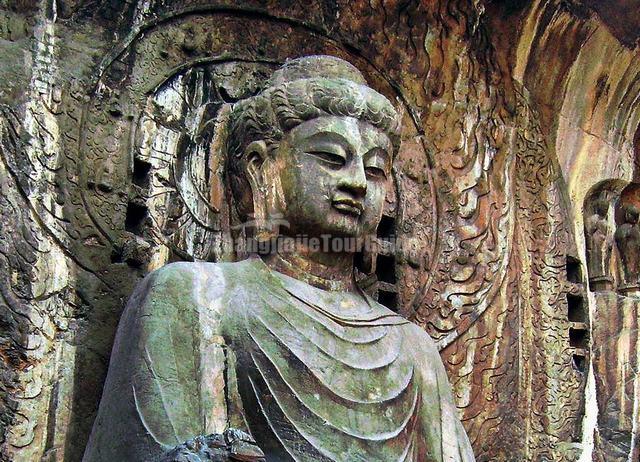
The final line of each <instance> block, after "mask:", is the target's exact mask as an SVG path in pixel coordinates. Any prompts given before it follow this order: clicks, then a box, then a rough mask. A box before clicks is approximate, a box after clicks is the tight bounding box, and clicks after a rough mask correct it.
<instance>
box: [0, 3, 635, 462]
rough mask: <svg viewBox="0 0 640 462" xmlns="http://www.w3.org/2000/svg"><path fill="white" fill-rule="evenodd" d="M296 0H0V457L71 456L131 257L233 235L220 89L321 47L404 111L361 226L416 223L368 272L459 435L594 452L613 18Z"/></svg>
mask: <svg viewBox="0 0 640 462" xmlns="http://www.w3.org/2000/svg"><path fill="white" fill-rule="evenodd" d="M307 3H308V2H286V1H282V2H278V1H273V2H258V1H256V2H252V1H235V2H224V1H221V2H217V1H198V0H184V1H179V2H176V1H172V2H170V1H162V0H155V1H145V2H136V1H119V0H111V1H105V2H91V1H61V0H57V1H56V0H42V1H36V0H32V1H26V0H25V1H20V2H8V1H0V6H1V7H2V9H1V10H0V50H2V53H1V55H0V56H2V57H1V58H0V63H1V64H0V81H1V82H2V84H0V111H1V112H0V180H1V183H0V185H1V187H2V194H1V195H0V210H1V218H0V226H1V228H0V230H1V233H0V277H1V278H2V279H1V280H0V290H1V291H0V294H1V296H0V352H1V353H2V354H0V358H1V360H2V361H1V362H0V366H1V371H2V374H1V375H0V416H1V418H0V430H1V431H0V435H2V453H3V457H4V458H5V459H6V460H13V461H16V462H18V461H31V460H61V461H78V460H80V459H81V455H82V452H83V449H84V444H85V442H86V439H87V437H88V434H89V431H90V429H91V424H92V421H93V418H94V416H95V411H96V409H97V404H98V401H99V397H100V391H101V387H102V382H103V380H104V376H105V374H106V369H107V366H108V360H109V353H110V348H111V343H112V339H113V335H114V332H115V328H116V326H117V322H118V318H119V314H120V312H121V310H122V307H123V303H124V301H125V300H126V298H127V297H128V295H129V294H130V293H131V290H132V288H133V286H134V285H135V283H136V282H137V281H138V280H139V279H140V278H141V277H143V276H144V275H145V274H146V273H147V272H148V271H150V270H153V269H155V268H158V267H160V266H162V265H163V264H165V263H167V262H169V261H175V260H208V261H222V260H233V259H236V258H239V257H240V256H239V255H237V254H235V253H234V252H232V251H229V250H228V249H226V248H225V247H224V246H223V237H224V236H225V233H228V232H229V231H230V229H231V227H232V226H233V224H234V214H233V208H232V206H231V204H229V201H228V200H227V197H228V194H227V189H226V184H225V176H224V172H223V171H222V166H223V165H224V161H223V160H224V152H223V149H222V148H221V147H222V146H223V141H224V136H225V133H224V120H225V116H226V113H227V111H228V108H229V105H230V104H232V103H233V102H234V101H236V100H238V99H240V98H242V97H243V96H246V95H249V94H251V93H252V92H255V90H256V88H258V86H259V85H260V84H261V82H262V81H263V80H264V78H265V76H266V75H268V73H269V72H270V70H271V69H273V68H274V67H276V66H277V65H278V64H280V63H282V62H284V60H285V59H287V58H290V57H295V56H302V55H308V54H320V53H325V54H332V55H337V56H340V57H343V58H345V59H347V60H349V61H351V62H352V63H354V64H355V65H356V66H358V67H359V68H360V69H361V70H362V71H363V73H365V75H366V76H367V78H368V80H369V81H370V83H371V84H372V85H373V86H374V87H375V88H377V89H378V90H379V91H381V92H382V93H384V94H385V95H387V96H388V97H389V98H391V99H392V100H393V101H395V102H396V103H397V105H398V107H399V108H400V109H401V111H402V112H403V114H404V127H405V128H404V132H403V135H402V146H401V150H400V153H399V155H398V158H397V160H396V163H395V173H394V184H395V191H394V193H393V194H391V195H390V197H389V198H388V204H387V207H386V210H385V218H384V220H385V221H384V223H385V226H384V232H381V233H380V234H381V239H384V238H385V237H388V236H391V235H396V236H398V237H401V238H403V239H405V240H407V241H411V242H413V243H415V246H414V247H413V248H412V249H410V250H409V251H405V252H403V253H395V252H393V251H392V250H389V251H386V253H385V252H383V254H381V255H379V256H378V268H379V271H378V274H377V278H376V277H374V278H373V279H370V280H369V281H368V282H367V281H365V282H367V283H368V284H369V287H368V288H369V289H371V290H372V291H373V292H374V293H377V294H378V295H379V298H380V300H381V301H383V302H384V303H386V304H387V305H388V306H390V307H391V308H393V309H396V310H399V311H400V312H401V313H402V314H404V315H405V316H407V317H409V318H410V319H412V320H414V321H415V322H417V323H418V324H419V325H421V326H423V327H424V328H425V329H426V330H427V331H428V332H429V333H430V334H431V335H432V336H433V337H434V338H435V339H436V340H437V342H438V344H439V346H440V348H441V352H442V356H443V359H444V361H445V365H446V366H447V369H448V372H449V376H450V379H451V382H452V384H453V386H454V392H455V397H456V400H457V404H458V406H459V408H460V415H461V417H462V419H463V423H464V425H465V427H466V429H467V431H468V433H469V436H470V437H471V440H472V443H473V446H474V451H475V452H476V456H477V459H478V460H479V461H516V460H517V461H522V460H528V461H545V460H548V461H561V460H578V458H579V457H580V455H581V454H582V455H583V460H589V459H585V457H591V454H592V453H594V454H595V453H597V451H593V448H594V445H595V444H596V443H597V441H598V438H596V443H594V441H593V440H594V439H593V432H594V430H597V429H598V425H605V426H606V425H609V423H607V422H605V421H603V420H602V419H600V420H598V418H597V417H595V418H594V417H593V416H594V415H595V411H596V410H597V409H598V402H597V400H596V399H595V396H596V391H595V390H596V387H597V386H598V383H600V382H599V381H598V380H600V379H598V380H596V379H595V378H593V376H591V377H592V380H591V381H589V380H588V377H589V373H590V370H591V368H590V364H591V344H592V343H593V344H596V343H597V341H598V338H595V335H601V334H600V333H599V332H601V331H599V330H597V329H594V330H593V331H592V325H591V322H592V320H594V321H593V322H595V319H597V316H599V313H600V311H599V310H600V304H599V302H597V301H594V300H593V297H592V298H591V302H589V297H588V295H587V282H588V277H589V275H588V274H587V271H586V266H585V265H586V256H585V255H586V254H585V251H584V248H585V242H584V231H583V229H584V228H583V219H582V215H583V204H584V202H585V200H586V199H587V197H588V195H589V193H590V191H592V190H593V188H595V187H598V185H599V184H600V183H601V182H602V181H604V180H612V179H613V180H621V181H624V182H627V183H628V182H630V181H632V180H634V178H635V176H636V173H635V170H636V167H635V165H636V157H635V156H636V153H635V151H634V149H638V146H637V140H638V136H637V135H636V133H637V126H638V122H639V118H640V115H639V112H638V108H639V107H640V97H639V96H638V94H639V91H638V86H639V85H640V79H638V74H637V72H638V67H639V66H640V60H638V47H637V45H634V43H636V42H635V39H632V38H631V37H629V35H628V32H627V30H633V28H632V27H631V28H629V27H627V28H625V27H622V26H618V25H616V24H618V23H616V21H615V18H611V16H610V15H609V13H608V12H607V11H606V10H602V8H597V11H594V10H592V9H591V8H592V7H593V5H592V4H591V3H593V2H591V3H585V4H581V3H579V2H577V1H575V2H566V1H563V2H560V1H557V2H555V1H552V2H542V1H538V0H534V1H532V2H524V1H511V2H489V1H487V2H483V1H478V0H457V1H452V0H438V1H431V2H419V1H415V2H412V1H398V2H387V1H385V2H379V1H369V2H364V1H355V2H354V1H350V2H349V1H344V2H342V1H340V2H330V1H323V0H315V1H314V2H312V5H308V4H307ZM621 3H624V2H621ZM628 21H633V16H632V15H628ZM611 24H613V25H614V26H615V27H612V26H611ZM625 24H626V23H625ZM625 37H626V39H625ZM634 136H636V138H634ZM634 139H635V140H636V141H635V142H636V146H635V147H634V144H633V143H634ZM625 184H626V183H625ZM612 264H614V265H615V264H616V262H615V261H614V263H612ZM383 270H384V271H383ZM607 306H608V305H607ZM624 348H627V347H626V346H625V347H624ZM629 348H631V347H629ZM599 351H600V350H598V351H597V352H596V351H595V350H594V358H595V361H596V362H595V363H594V368H593V370H595V371H596V373H598V368H597V367H596V366H597V364H601V362H600V363H598V361H602V356H601V355H600V353H599ZM603 351H604V350H603ZM607 351H609V350H607ZM607 354H609V353H607ZM602 386H603V385H600V387H601V388H602ZM634 396H636V397H637V394H636V395H634ZM634 399H635V398H634ZM634 402H635V401H634ZM585 403H586V405H585ZM585 414H586V416H587V417H586V418H585ZM612 425H613V424H612ZM625 428H626V427H625ZM634 428H635V427H634ZM583 449H586V450H585V451H584V453H583ZM630 450H631V449H630ZM606 460H608V459H606Z"/></svg>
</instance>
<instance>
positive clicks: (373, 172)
mask: <svg viewBox="0 0 640 462" xmlns="http://www.w3.org/2000/svg"><path fill="white" fill-rule="evenodd" d="M364 171H365V172H366V173H367V175H369V176H372V177H374V178H380V179H383V180H384V179H386V178H387V172H385V171H384V169H381V168H379V167H365V169H364Z"/></svg>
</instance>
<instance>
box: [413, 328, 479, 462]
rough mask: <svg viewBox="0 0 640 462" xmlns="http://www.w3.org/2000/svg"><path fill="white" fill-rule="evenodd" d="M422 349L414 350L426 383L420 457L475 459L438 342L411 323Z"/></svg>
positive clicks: (440, 461)
mask: <svg viewBox="0 0 640 462" xmlns="http://www.w3.org/2000/svg"><path fill="white" fill-rule="evenodd" d="M410 329H411V330H412V331H413V333H412V334H411V335H413V336H414V338H416V339H420V341H419V342H417V343H418V344H419V345H420V346H421V348H416V349H415V350H413V351H414V354H415V355H416V357H415V364H421V365H423V367H422V368H421V369H420V373H421V375H422V382H423V392H422V406H421V414H420V424H421V428H422V434H423V442H424V446H423V448H422V451H423V452H422V453H421V454H420V458H419V459H418V460H421V461H425V462H474V461H475V457H474V456H473V450H472V449H471V444H470V442H469V438H468V437H467V434H466V432H465V430H464V428H463V427H462V423H461V422H460V419H459V417H458V410H457V408H456V406H455V404H454V401H453V395H452V392H451V384H450V383H449V380H448V378H447V374H446V371H445V369H444V365H443V364H442V359H441V358H440V354H439V352H438V350H437V348H436V346H435V342H434V341H433V339H432V338H431V337H429V335H428V334H427V333H426V332H424V331H423V330H422V329H421V328H420V327H418V326H416V325H411V328H410Z"/></svg>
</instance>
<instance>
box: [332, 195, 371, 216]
mask: <svg viewBox="0 0 640 462" xmlns="http://www.w3.org/2000/svg"><path fill="white" fill-rule="evenodd" d="M331 205H333V207H334V208H336V209H337V210H339V211H341V212H344V213H347V214H349V215H353V216H356V217H359V216H360V215H362V212H363V211H364V206H363V205H362V203H360V202H358V201H355V200H353V199H349V198H340V199H334V200H333V201H332V202H331Z"/></svg>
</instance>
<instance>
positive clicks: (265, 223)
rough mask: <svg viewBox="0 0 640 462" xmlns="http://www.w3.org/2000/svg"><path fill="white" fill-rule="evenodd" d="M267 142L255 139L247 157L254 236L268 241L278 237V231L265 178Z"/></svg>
mask: <svg viewBox="0 0 640 462" xmlns="http://www.w3.org/2000/svg"><path fill="white" fill-rule="evenodd" d="M267 154H268V149H267V144H266V143H265V142H264V141H263V140H260V141H254V142H252V143H251V144H249V145H248V146H247V148H246V149H245V156H246V159H247V164H246V165H247V178H248V180H249V184H250V185H251V191H252V193H253V219H254V226H255V228H254V238H255V239H257V240H258V241H268V240H270V239H272V238H274V237H277V231H275V230H274V227H273V225H272V224H271V223H270V218H271V217H270V216H269V215H270V207H269V197H268V190H267V184H266V181H267V180H268V178H265V169H264V166H265V162H267Z"/></svg>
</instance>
